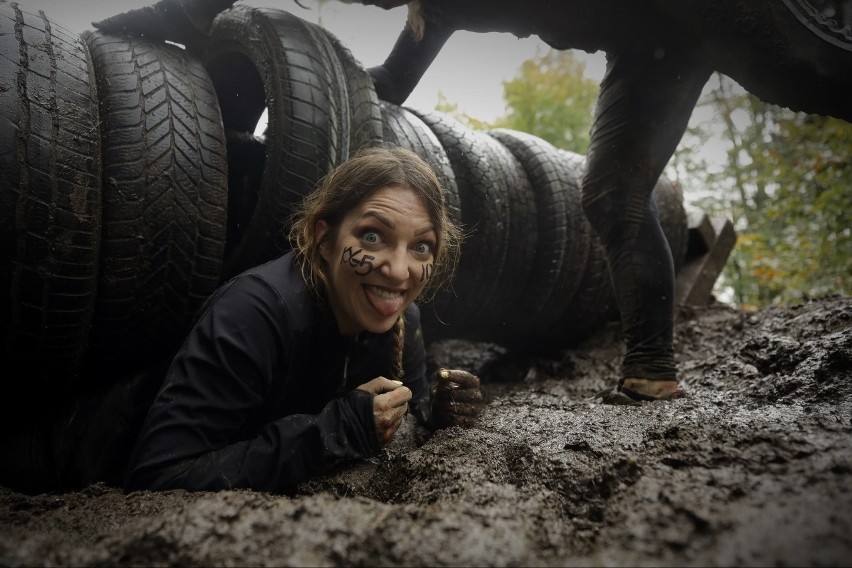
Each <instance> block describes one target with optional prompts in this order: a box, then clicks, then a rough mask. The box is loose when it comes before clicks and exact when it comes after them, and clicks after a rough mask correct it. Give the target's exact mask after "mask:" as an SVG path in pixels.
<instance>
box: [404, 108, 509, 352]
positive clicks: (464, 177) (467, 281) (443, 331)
mask: <svg viewBox="0 0 852 568" xmlns="http://www.w3.org/2000/svg"><path fill="white" fill-rule="evenodd" d="M415 114H417V116H418V117H419V118H420V119H421V120H422V121H423V122H424V123H425V124H426V126H428V127H429V129H430V130H432V132H433V133H434V134H435V136H436V137H437V138H438V140H439V141H440V143H441V146H442V147H443V148H444V150H445V151H446V152H447V156H448V157H449V158H450V164H451V165H452V168H453V175H454V177H455V180H456V186H457V187H458V191H459V198H460V202H461V216H462V224H461V227H462V229H463V230H464V231H465V233H466V235H467V237H466V238H465V240H464V242H463V244H462V250H461V259H460V261H459V266H458V270H457V271H456V276H455V279H454V281H453V288H454V294H455V296H454V297H453V299H452V302H451V306H449V310H448V311H449V313H448V314H447V317H446V318H444V319H443V323H444V324H446V325H444V326H441V327H440V328H439V330H437V331H436V336H437V337H472V336H478V335H479V334H480V332H481V330H480V326H481V325H482V324H483V323H484V321H485V320H484V318H483V310H485V309H487V308H488V306H490V305H491V301H492V298H493V296H494V294H495V293H496V292H497V290H498V286H499V284H500V278H501V273H502V270H503V265H504V261H505V257H506V230H505V224H506V222H507V218H508V204H507V202H506V194H505V180H503V179H500V177H499V174H498V172H497V169H496V168H495V167H494V164H493V163H492V158H491V155H490V153H486V152H485V151H483V149H482V142H481V141H480V139H479V137H481V136H484V134H479V133H476V132H474V131H473V130H471V129H469V128H466V127H465V126H463V125H462V124H461V123H459V122H458V121H456V120H454V119H452V118H450V117H448V116H445V115H441V114H438V113H420V112H417V113H415ZM498 188H499V189H498Z"/></svg>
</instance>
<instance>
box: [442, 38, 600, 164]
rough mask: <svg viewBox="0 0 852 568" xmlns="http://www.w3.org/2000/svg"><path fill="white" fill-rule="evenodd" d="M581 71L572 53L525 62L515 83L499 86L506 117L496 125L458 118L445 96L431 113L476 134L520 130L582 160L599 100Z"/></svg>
mask: <svg viewBox="0 0 852 568" xmlns="http://www.w3.org/2000/svg"><path fill="white" fill-rule="evenodd" d="M584 71H585V64H584V63H583V62H582V61H579V60H577V59H576V58H575V57H574V54H573V53H572V52H570V51H554V50H550V51H548V52H547V53H545V54H544V55H537V56H536V57H534V58H532V59H528V60H526V61H524V62H523V63H522V64H521V68H520V69H519V70H518V73H517V74H516V75H515V77H514V78H513V79H511V80H509V81H505V82H504V83H503V98H504V99H505V101H506V110H507V114H506V116H504V117H502V118H498V119H497V120H495V121H494V122H487V121H482V120H479V119H477V118H474V117H472V116H470V115H468V114H465V113H463V112H461V111H460V110H459V108H458V105H457V104H455V103H453V102H450V101H448V100H447V98H446V97H445V96H444V95H443V93H439V94H438V104H437V105H436V106H435V109H436V110H438V111H440V112H444V113H447V114H449V115H451V116H453V117H455V118H456V119H458V120H459V121H461V122H462V123H464V124H466V125H467V126H469V127H471V128H474V129H477V130H486V129H489V128H511V129H513V130H520V131H522V132H527V133H529V134H533V135H535V136H538V137H539V138H543V139H544V140H547V141H548V142H550V143H551V144H553V145H554V146H556V147H558V148H563V149H565V150H571V151H573V152H577V153H580V154H584V153H586V151H587V150H588V148H589V129H590V128H591V124H592V116H593V110H594V105H595V101H596V100H597V96H598V84H597V82H595V81H593V80H591V79H587V78H586V77H585V76H584V75H583V73H584Z"/></svg>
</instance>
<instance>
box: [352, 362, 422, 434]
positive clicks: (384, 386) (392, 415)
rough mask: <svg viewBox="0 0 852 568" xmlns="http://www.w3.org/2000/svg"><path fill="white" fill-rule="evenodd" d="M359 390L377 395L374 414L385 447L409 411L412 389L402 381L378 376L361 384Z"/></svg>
mask: <svg viewBox="0 0 852 568" xmlns="http://www.w3.org/2000/svg"><path fill="white" fill-rule="evenodd" d="M358 390H362V391H367V392H368V393H370V394H373V395H375V396H374V397H373V416H374V417H375V420H376V434H378V436H379V443H381V445H382V446H383V447H384V446H387V445H388V444H390V442H391V440H393V435H394V434H396V431H397V430H398V429H399V427H400V425H401V424H402V417H403V416H405V413H406V412H408V401H409V400H411V390H409V388H408V387H404V386H402V382H401V381H391V380H389V379H386V378H384V377H376V378H375V379H373V380H372V381H370V382H369V383H364V384H363V385H361V386H359V387H358Z"/></svg>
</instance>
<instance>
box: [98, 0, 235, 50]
mask: <svg viewBox="0 0 852 568" xmlns="http://www.w3.org/2000/svg"><path fill="white" fill-rule="evenodd" d="M235 1H236V0H160V1H159V2H157V3H156V4H154V5H152V6H145V7H143V8H136V9H134V10H129V11H127V12H122V13H121V14H117V15H115V16H112V17H110V18H107V19H105V20H101V21H99V22H92V25H93V26H94V27H95V28H97V29H98V30H100V31H101V32H103V33H108V34H119V35H134V36H145V37H146V38H148V39H152V40H158V41H161V40H170V41H174V42H177V43H182V44H184V45H186V46H187V47H189V46H193V45H196V44H198V43H200V42H202V41H203V40H204V39H205V38H206V37H207V34H208V33H209V31H210V25H211V24H212V23H213V18H215V17H216V14H218V13H219V12H221V11H222V10H225V9H226V8H229V7H231V6H232V5H233V4H234V2H235Z"/></svg>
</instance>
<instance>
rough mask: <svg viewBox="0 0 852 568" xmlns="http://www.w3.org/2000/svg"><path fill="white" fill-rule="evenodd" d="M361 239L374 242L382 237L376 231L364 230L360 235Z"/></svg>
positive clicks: (370, 242)
mask: <svg viewBox="0 0 852 568" xmlns="http://www.w3.org/2000/svg"><path fill="white" fill-rule="evenodd" d="M361 240H363V241H364V242H365V243H369V244H376V243H378V242H379V241H381V240H382V239H381V237H380V236H379V234H378V233H377V232H376V231H364V233H363V234H362V235H361Z"/></svg>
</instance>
